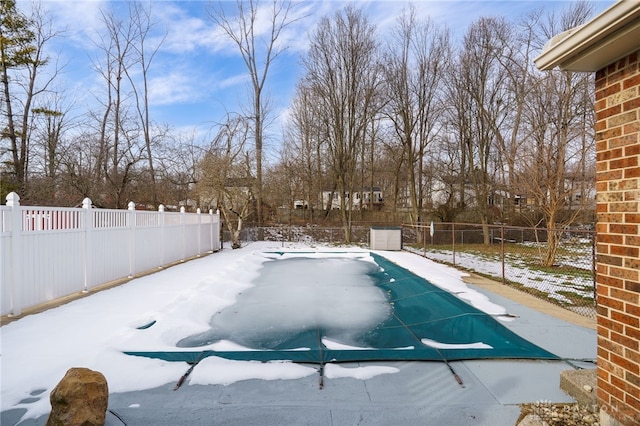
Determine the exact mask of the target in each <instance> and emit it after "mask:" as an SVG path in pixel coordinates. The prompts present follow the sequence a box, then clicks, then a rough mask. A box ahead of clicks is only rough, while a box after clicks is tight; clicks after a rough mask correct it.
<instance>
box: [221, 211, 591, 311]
mask: <svg viewBox="0 0 640 426" xmlns="http://www.w3.org/2000/svg"><path fill="white" fill-rule="evenodd" d="M370 229H371V227H370V226H369V225H367V226H353V227H352V231H351V244H354V245H360V246H363V247H368V246H369V237H370ZM551 232H553V235H552V237H554V236H555V237H557V239H558V245H557V248H556V249H555V251H554V256H553V258H552V260H553V262H548V260H549V258H548V255H549V244H548V242H549V236H550V234H551ZM551 232H549V231H548V230H547V229H544V228H524V227H511V226H503V225H487V226H486V227H484V229H483V226H482V225H476V224H460V223H436V224H435V225H434V227H433V233H432V232H431V226H430V224H425V225H406V224H403V225H402V238H403V247H404V249H406V250H411V251H413V252H415V253H418V254H420V255H422V256H425V257H427V258H429V259H432V260H435V261H437V262H441V263H446V264H449V265H452V266H455V267H456V268H458V269H462V270H467V271H470V272H474V273H477V274H479V275H483V276H486V277H489V278H492V279H495V280H498V281H501V282H503V283H504V284H505V285H509V286H512V287H515V288H518V289H519V290H521V291H524V292H526V293H529V294H531V295H534V296H536V297H538V298H541V299H544V300H547V301H549V302H552V303H554V304H556V305H559V306H561V307H563V308H565V309H568V310H571V311H573V312H576V313H578V314H580V315H584V316H586V317H589V318H595V317H596V298H595V232H594V231H592V230H585V229H564V230H553V231H551ZM224 240H225V241H229V240H230V238H229V235H225V238H224ZM241 241H245V242H249V241H281V242H282V243H283V244H284V243H285V242H299V243H305V244H316V243H324V244H334V245H341V244H344V241H345V231H344V228H342V227H323V226H319V225H307V226H288V225H280V226H268V227H260V228H258V227H252V228H246V229H244V230H243V231H242V233H241Z"/></svg>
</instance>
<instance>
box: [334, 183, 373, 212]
mask: <svg viewBox="0 0 640 426" xmlns="http://www.w3.org/2000/svg"><path fill="white" fill-rule="evenodd" d="M344 198H345V205H348V203H349V202H350V203H351V209H352V210H360V209H365V210H366V209H380V208H382V206H383V205H384V198H382V190H381V189H380V187H378V186H374V187H373V190H372V189H371V188H369V187H365V188H363V189H361V190H360V191H355V192H352V191H345V193H344ZM341 200H342V194H340V193H339V192H337V191H333V190H330V189H325V190H323V191H322V208H323V209H326V208H327V206H330V209H331V210H338V209H340V207H341V205H342V203H341Z"/></svg>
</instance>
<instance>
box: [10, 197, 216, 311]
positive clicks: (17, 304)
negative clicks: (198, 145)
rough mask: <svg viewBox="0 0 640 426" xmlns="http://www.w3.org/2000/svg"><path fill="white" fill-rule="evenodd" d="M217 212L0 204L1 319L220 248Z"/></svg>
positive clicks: (17, 202) (12, 200)
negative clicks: (3, 316) (2, 316)
mask: <svg viewBox="0 0 640 426" xmlns="http://www.w3.org/2000/svg"><path fill="white" fill-rule="evenodd" d="M220 247H221V246H220V215H219V214H218V213H213V212H211V211H210V212H209V213H200V211H199V210H198V212H197V213H185V212H184V209H182V211H181V212H179V213H178V212H165V211H164V206H160V208H159V209H158V211H157V212H156V211H141V210H135V204H134V203H129V209H128V210H108V209H96V208H92V206H91V200H90V199H88V198H85V199H84V201H83V203H82V208H64V207H63V208H61V207H34V206H21V205H20V197H19V196H18V195H17V194H16V193H13V192H12V193H11V194H9V195H7V204H6V206H0V290H1V291H0V297H1V298H2V299H1V305H2V312H1V313H0V314H1V315H8V314H10V315H20V314H21V311H22V309H26V308H29V307H33V306H36V305H38V304H41V303H44V302H48V301H51V300H54V299H57V298H60V297H64V296H68V295H71V294H74V293H77V292H87V291H91V290H92V289H94V288H95V287H96V286H99V285H101V284H105V283H108V282H110V281H114V280H118V279H122V278H127V277H129V278H131V277H134V276H137V275H140V274H143V273H147V272H150V271H152V270H154V269H158V268H162V267H164V266H167V265H170V264H172V263H174V262H178V261H183V260H185V259H188V258H190V257H194V256H199V255H202V254H205V253H211V252H214V251H217V250H219V249H220Z"/></svg>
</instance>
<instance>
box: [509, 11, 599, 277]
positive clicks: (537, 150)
mask: <svg viewBox="0 0 640 426" xmlns="http://www.w3.org/2000/svg"><path fill="white" fill-rule="evenodd" d="M591 13H592V9H591V7H590V6H589V5H588V4H586V3H577V4H575V5H572V6H571V7H569V8H568V9H567V10H565V11H564V12H563V13H562V15H561V16H560V19H559V20H557V19H556V16H555V15H551V16H550V19H549V21H547V22H546V23H545V24H544V25H542V26H541V27H540V31H542V37H541V38H544V39H548V38H550V37H551V35H553V34H557V33H559V32H561V31H565V30H568V29H570V28H574V27H575V26H577V25H580V24H582V23H584V22H586V20H587V19H588V17H589V16H590V15H591ZM533 87H534V89H533V93H532V96H531V98H530V101H529V102H528V104H527V105H528V109H527V111H526V119H527V125H528V127H529V129H530V133H531V138H530V140H531V143H529V144H527V145H526V147H525V149H523V150H522V152H521V155H522V159H523V161H522V168H521V175H520V179H519V180H520V182H521V184H522V185H523V187H524V188H525V190H526V191H527V194H528V195H529V197H531V198H532V199H533V201H534V203H535V208H536V210H537V211H538V212H539V213H540V214H541V220H540V221H541V222H544V223H545V225H546V228H547V249H546V251H545V253H544V255H543V256H542V263H543V265H546V266H551V265H553V264H554V262H555V258H556V254H557V250H558V247H559V242H560V241H559V240H560V237H561V234H562V232H563V231H564V229H565V228H566V227H567V226H570V225H571V224H572V223H574V221H575V220H576V218H578V217H579V216H580V214H581V213H582V212H583V211H584V209H585V208H586V207H587V206H592V205H591V204H590V203H589V199H590V197H589V195H590V193H592V191H590V188H592V184H593V176H594V175H593V169H592V167H593V165H594V159H595V137H594V135H593V130H592V128H593V121H594V120H593V112H592V102H593V101H592V99H593V87H594V84H593V77H592V76H591V75H589V74H579V73H574V72H570V71H559V70H552V71H545V72H544V73H540V74H538V75H537V77H536V80H535V83H534V84H533Z"/></svg>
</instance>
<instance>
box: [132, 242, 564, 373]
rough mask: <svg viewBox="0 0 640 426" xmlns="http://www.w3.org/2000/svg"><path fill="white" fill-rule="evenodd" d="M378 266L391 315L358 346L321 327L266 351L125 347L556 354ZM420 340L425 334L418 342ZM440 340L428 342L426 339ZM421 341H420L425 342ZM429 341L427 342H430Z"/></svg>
mask: <svg viewBox="0 0 640 426" xmlns="http://www.w3.org/2000/svg"><path fill="white" fill-rule="evenodd" d="M371 256H372V257H373V259H374V261H375V262H376V263H377V264H378V265H379V266H380V267H381V271H378V272H376V273H375V274H379V276H378V277H374V278H376V279H375V281H376V283H377V284H376V285H377V286H378V287H380V288H381V289H382V291H383V292H384V293H385V294H386V295H387V297H388V300H389V303H392V309H391V312H392V313H391V315H390V316H389V317H388V318H387V319H386V320H385V321H384V322H382V323H380V324H378V326H377V327H375V328H374V329H372V330H370V331H368V332H367V333H366V334H365V335H364V336H362V343H364V345H363V347H365V348H364V349H360V348H356V349H351V348H347V349H339V350H336V349H329V348H327V347H326V346H325V345H323V344H322V338H323V337H324V336H325V333H324V331H323V330H322V329H317V328H316V329H307V330H301V331H299V332H297V333H292V334H291V336H290V338H288V339H281V340H280V341H279V342H278V343H277V344H276V345H274V346H273V347H270V348H269V349H268V350H247V351H212V350H204V351H202V350H197V349H196V348H193V349H192V348H188V350H182V349H183V348H176V351H171V352H150V351H147V352H139V351H137V352H133V351H132V352H125V353H126V354H129V355H135V356H144V357H150V358H158V359H163V360H167V361H185V362H188V363H196V362H199V361H200V360H202V359H203V358H206V357H209V356H217V357H222V358H226V359H231V360H243V361H248V360H254V361H276V360H287V361H292V362H299V363H316V364H324V363H328V362H350V361H398V360H405V361H409V360H411V361H456V360H470V359H490V358H493V359H545V360H559V359H560V358H559V357H558V356H556V355H554V354H552V353H550V352H547V351H546V350H544V349H542V348H540V347H539V346H537V345H534V344H533V343H531V342H529V341H528V340H526V339H523V338H522V337H520V336H518V335H517V334H515V333H513V332H512V331H510V330H509V329H508V328H506V327H505V326H503V325H502V324H501V323H500V322H499V321H498V320H496V319H495V318H494V317H493V316H491V315H489V314H486V313H484V312H482V311H480V310H478V309H476V308H474V307H473V306H471V305H469V304H468V303H466V302H464V301H462V300H460V299H459V298H457V297H456V296H455V295H453V294H451V293H449V292H447V291H444V290H442V289H441V288H439V287H437V286H435V285H433V284H431V283H429V282H428V281H426V280H425V279H423V278H421V277H419V276H417V275H415V274H413V273H412V272H410V271H408V270H406V269H404V268H402V267H400V266H398V265H397V264H395V263H393V262H391V261H389V260H388V259H386V258H384V257H382V256H379V255H377V254H375V253H371ZM423 339H428V341H424V340H423ZM433 341H435V342H440V343H446V345H434V344H433V343H431V342H433ZM425 342H426V343H425ZM430 345H431V346H430Z"/></svg>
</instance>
